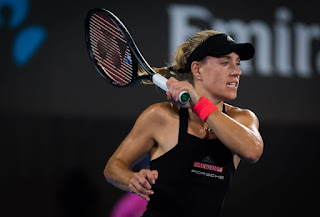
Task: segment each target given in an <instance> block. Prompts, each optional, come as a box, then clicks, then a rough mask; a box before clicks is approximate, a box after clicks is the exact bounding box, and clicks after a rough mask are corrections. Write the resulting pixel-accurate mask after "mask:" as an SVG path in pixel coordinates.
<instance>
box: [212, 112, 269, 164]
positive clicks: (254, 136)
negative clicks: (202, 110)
mask: <svg viewBox="0 0 320 217" xmlns="http://www.w3.org/2000/svg"><path fill="white" fill-rule="evenodd" d="M206 122H207V123H208V125H209V126H210V127H211V128H212V129H213V132H214V133H215V134H216V136H217V137H218V138H219V139H220V141H221V142H222V143H224V144H225V146H227V147H228V148H229V149H230V150H231V151H232V152H233V153H234V154H236V155H237V156H239V157H240V159H242V160H245V161H248V162H250V163H256V162H257V161H258V160H259V159H260V157H261V155H262V152H263V140H262V137H261V135H260V132H259V120H258V118H257V116H256V115H255V114H254V113H253V112H252V111H250V110H248V109H240V108H235V107H232V108H231V109H230V110H229V111H228V112H227V114H224V113H222V112H220V111H218V110H216V111H214V112H212V113H211V114H210V115H209V116H208V118H207V120H206Z"/></svg>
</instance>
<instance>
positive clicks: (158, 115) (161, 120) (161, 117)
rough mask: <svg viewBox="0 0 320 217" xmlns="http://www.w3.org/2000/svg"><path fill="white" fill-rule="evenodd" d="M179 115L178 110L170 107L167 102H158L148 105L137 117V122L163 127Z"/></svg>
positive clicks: (172, 106) (175, 107)
mask: <svg viewBox="0 0 320 217" xmlns="http://www.w3.org/2000/svg"><path fill="white" fill-rule="evenodd" d="M178 114H179V108H178V107H177V106H174V105H172V104H171V103H169V102H160V103H155V104H152V105H150V106H149V107H148V108H146V109H145V110H144V111H143V112H142V113H141V115H140V116H139V118H138V120H137V121H139V122H141V121H142V122H144V123H146V124H148V125H149V124H152V125H155V124H156V125H158V124H160V125H165V124H167V122H169V121H170V120H172V119H173V118H177V117H178Z"/></svg>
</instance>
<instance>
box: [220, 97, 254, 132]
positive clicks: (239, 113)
mask: <svg viewBox="0 0 320 217" xmlns="http://www.w3.org/2000/svg"><path fill="white" fill-rule="evenodd" d="M225 106H226V114H227V115H228V116H229V117H231V118H233V119H234V120H236V121H238V122H240V123H242V124H244V125H247V126H250V125H252V124H253V125H255V126H256V127H258V126H259V120H258V117H257V116H256V115H255V113H254V112H252V111H251V110H249V109H242V108H239V107H235V106H232V105H229V104H226V103H225Z"/></svg>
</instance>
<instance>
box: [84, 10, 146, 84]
mask: <svg viewBox="0 0 320 217" xmlns="http://www.w3.org/2000/svg"><path fill="white" fill-rule="evenodd" d="M85 40H86V45H87V50H88V53H89V56H90V59H91V60H92V62H93V64H94V66H95V68H96V70H97V71H98V72H99V73H100V75H101V76H102V77H103V78H105V79H106V80H107V81H108V82H110V83H111V84H112V85H114V86H117V87H127V86H129V85H131V84H133V83H134V82H135V81H137V80H141V79H146V77H144V76H139V75H138V67H139V66H138V60H137V58H136V56H135V54H134V53H133V52H134V51H133V49H132V45H131V44H132V43H133V44H134V42H133V40H132V37H131V36H130V33H129V32H128V30H127V29H126V27H125V26H124V25H123V24H122V22H121V21H120V20H119V19H118V18H117V17H116V16H115V15H114V14H112V13H111V12H110V11H108V10H106V9H99V8H98V9H92V10H90V11H89V12H88V14H87V17H86V21H85ZM148 79H150V78H149V77H148Z"/></svg>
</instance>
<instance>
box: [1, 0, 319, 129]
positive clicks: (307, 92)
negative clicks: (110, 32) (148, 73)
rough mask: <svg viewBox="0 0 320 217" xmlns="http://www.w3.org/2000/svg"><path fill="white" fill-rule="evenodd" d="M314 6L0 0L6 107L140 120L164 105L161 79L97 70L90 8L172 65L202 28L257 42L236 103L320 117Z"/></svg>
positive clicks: (281, 114) (159, 62) (270, 112)
mask: <svg viewBox="0 0 320 217" xmlns="http://www.w3.org/2000/svg"><path fill="white" fill-rule="evenodd" d="M307 2H309V1H307ZM307 2H306V1H303V2H295V1H268V2H263V3H262V2H259V3H257V2H256V1H251V0H245V1H241V2H228V3H226V2H218V1H135V2H134V3H133V2H131V1H121V3H120V2H116V1H112V2H111V1H90V2H83V3H77V4H75V3H74V2H72V1H49V2H43V1H31V0H0V9H1V10H0V29H1V41H0V43H1V44H0V45H1V46H0V55H1V59H0V61H1V66H2V67H1V76H2V78H1V85H0V86H1V96H0V97H1V98H2V101H1V105H0V109H1V111H3V112H8V111H10V112H16V113H32V114H37V113H44V114H57V115H77V116H95V117H119V118H123V117H128V118H136V117H137V116H138V115H139V113H140V112H142V111H143V109H145V108H146V107H147V106H148V105H150V104H152V103H155V102H159V101H165V100H166V96H165V93H164V92H163V91H162V90H160V89H159V88H156V87H155V86H153V85H142V84H137V85H134V86H132V87H129V88H124V89H121V88H120V89H118V88H115V87H112V86H110V85H109V84H108V83H106V82H105V81H104V80H103V79H102V78H101V77H99V75H98V73H97V72H96V71H95V69H94V66H93V65H92V63H91V62H90V59H89V56H88V53H87V50H86V45H85V39H84V20H85V17H86V14H87V12H88V11H89V10H90V9H92V8H106V9H108V10H111V11H112V12H113V13H115V14H116V15H117V16H118V17H119V18H120V19H121V20H122V21H123V23H124V24H125V25H126V26H127V28H128V30H129V31H130V32H131V34H132V36H133V38H134V40H135V42H136V44H137V46H138V48H139V49H140V51H141V53H142V55H143V56H144V57H145V59H146V60H147V61H148V63H149V64H150V65H151V66H154V67H161V66H165V65H166V64H168V63H170V62H171V61H172V56H173V54H174V52H175V49H176V48H177V46H178V45H180V44H181V43H182V42H184V41H186V40H188V38H189V37H190V36H192V35H193V34H195V33H196V32H198V31H200V30H203V29H216V30H218V31H221V32H226V33H228V34H229V35H230V36H231V37H232V38H233V39H234V40H235V41H236V42H251V43H253V44H254V46H255V48H256V54H255V57H254V58H253V59H252V60H250V61H243V62H242V63H241V70H242V73H243V74H242V76H241V84H240V87H239V90H238V98H237V99H236V100H234V101H231V102H228V103H230V104H233V105H235V106H239V107H242V108H249V109H251V110H253V111H254V112H255V113H256V114H257V115H258V117H259V119H260V120H262V121H267V122H277V123H278V122H279V123H282V122H286V123H290V122H298V123H319V122H320V115H319V114H318V109H317V108H318V107H319V104H320V102H319V96H320V88H319V85H318V83H319V75H320V16H319V15H318V12H317V3H316V2H313V3H312V4H311V3H310V4H309V3H307ZM310 2H311V1H310ZM124 5H125V6H124ZM128 108H130V109H128Z"/></svg>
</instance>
